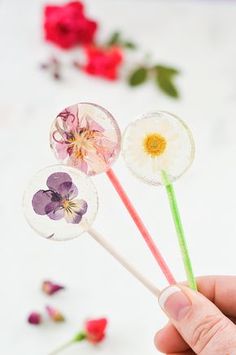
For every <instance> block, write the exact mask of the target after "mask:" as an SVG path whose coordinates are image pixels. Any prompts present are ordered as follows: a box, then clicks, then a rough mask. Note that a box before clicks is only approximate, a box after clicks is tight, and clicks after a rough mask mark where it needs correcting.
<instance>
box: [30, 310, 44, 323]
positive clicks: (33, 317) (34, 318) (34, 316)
mask: <svg viewBox="0 0 236 355" xmlns="http://www.w3.org/2000/svg"><path fill="white" fill-rule="evenodd" d="M27 321H28V323H29V324H32V325H39V324H41V323H42V316H41V314H40V313H39V312H31V313H30V314H29V316H28V319H27Z"/></svg>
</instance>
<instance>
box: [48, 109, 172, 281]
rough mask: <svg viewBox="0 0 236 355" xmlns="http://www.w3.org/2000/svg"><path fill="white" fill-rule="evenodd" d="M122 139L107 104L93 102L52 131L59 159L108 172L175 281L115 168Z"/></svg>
mask: <svg viewBox="0 0 236 355" xmlns="http://www.w3.org/2000/svg"><path fill="white" fill-rule="evenodd" d="M120 142H121V134H120V130H119V127H118V125H117V122H116V121H115V119H114V118H113V117H112V115H111V114H110V113H109V112H108V111H107V110H105V109H104V108H103V107H101V106H99V105H95V104H92V103H79V104H76V105H73V106H70V107H67V108H66V109H64V110H63V111H62V112H61V113H59V114H58V116H57V117H56V119H55V120H54V122H53V124H52V127H51V132H50V145H51V148H52V149H53V151H54V153H55V155H56V157H57V159H58V160H59V161H61V162H63V163H65V164H67V165H69V166H73V167H75V168H77V169H79V170H81V171H82V172H83V173H85V174H86V175H89V176H91V175H96V174H99V173H102V172H106V174H107V176H108V178H109V179H110V181H111V183H112V184H113V186H114V188H115V189H116V191H117V193H118V194H119V196H120V198H121V200H122V202H123V203H124V205H125V207H126V208H127V210H128V212H129V214H130V216H131V218H132V219H133V221H134V223H135V224H136V226H137V228H138V229H139V231H140V233H141V235H142V236H143V238H144V240H145V242H146V244H147V246H148V247H149V249H150V251H151V252H152V254H153V256H154V258H155V259H156V261H157V263H158V264H159V266H160V268H161V269H162V271H163V273H164V275H165V276H166V279H167V280H168V282H169V283H170V284H173V283H175V280H174V277H173V275H172V273H171V271H170V270H169V268H168V266H167V264H166V262H165V260H164V258H163V257H162V255H161V253H160V251H159V250H158V248H157V247H156V245H155V243H154V241H153V239H152V237H151V235H150V234H149V232H148V230H147V228H146V227H145V225H144V223H143V221H142V219H141V217H140V216H139V214H138V212H137V211H136V210H135V207H134V206H133V204H132V202H131V200H130V199H129V197H128V195H127V194H126V192H125V190H124V189H123V187H122V185H121V183H120V182H119V180H118V178H117V177H116V175H115V173H114V171H113V170H112V169H111V166H112V164H113V163H114V161H115V160H116V159H117V157H118V155H119V153H120Z"/></svg>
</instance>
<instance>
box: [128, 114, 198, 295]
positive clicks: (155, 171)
mask: <svg viewBox="0 0 236 355" xmlns="http://www.w3.org/2000/svg"><path fill="white" fill-rule="evenodd" d="M194 150H195V149H194V141H193V137H192V134H191V132H190V131H189V129H188V127H187V126H186V124H185V123H184V122H183V121H182V120H180V119H179V118H178V117H176V116H175V115H172V114H170V113H168V112H162V111H161V112H153V113H149V114H146V115H144V116H143V117H141V118H140V119H138V120H137V121H135V122H132V123H131V124H130V125H129V126H128V127H127V128H126V130H125V133H124V137H123V146H122V151H123V156H124V159H125V161H126V164H127V166H128V167H129V169H130V170H131V171H132V172H133V174H134V175H135V176H137V177H138V178H140V179H141V180H143V181H144V182H146V183H148V184H152V185H165V187H166V190H167V194H168V198H169V203H170V208H171V212H172V216H173V220H174V223H175V228H176V232H177V236H178V241H179V245H180V249H181V253H182V258H183V262H184V266H185V271H186V275H187V279H188V283H189V285H190V286H191V287H192V288H193V289H196V281H195V278H194V275H193V271H192V265H191V261H190V257H189V252H188V248H187V244H186V240H185V236H184V230H183V226H182V222H181V219H180V214H179V209H178V206H177V202H176V197H175V192H174V188H173V185H172V181H174V180H176V179H178V178H179V177H180V176H182V175H183V174H184V172H185V171H186V170H187V169H188V168H189V166H190V165H191V163H192V161H193V158H194Z"/></svg>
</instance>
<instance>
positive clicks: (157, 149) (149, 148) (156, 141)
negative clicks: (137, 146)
mask: <svg viewBox="0 0 236 355" xmlns="http://www.w3.org/2000/svg"><path fill="white" fill-rule="evenodd" d="M143 146H144V150H145V152H146V153H147V154H149V155H151V156H152V157H153V158H155V157H158V156H159V155H161V154H163V153H164V151H165V149H166V146H167V142H166V139H165V138H164V137H163V136H161V135H160V134H158V133H151V134H148V135H147V136H146V137H145V138H144V141H143Z"/></svg>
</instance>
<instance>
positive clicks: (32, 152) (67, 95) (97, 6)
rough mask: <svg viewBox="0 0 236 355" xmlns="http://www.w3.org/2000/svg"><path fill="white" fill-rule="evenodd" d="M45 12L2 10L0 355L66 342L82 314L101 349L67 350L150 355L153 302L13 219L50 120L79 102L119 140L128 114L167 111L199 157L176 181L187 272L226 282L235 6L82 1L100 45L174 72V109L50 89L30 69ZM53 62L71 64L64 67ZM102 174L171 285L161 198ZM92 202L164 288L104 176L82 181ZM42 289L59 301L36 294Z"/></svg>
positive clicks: (150, 90)
mask: <svg viewBox="0 0 236 355" xmlns="http://www.w3.org/2000/svg"><path fill="white" fill-rule="evenodd" d="M43 3H44V2H43V1H39V0H38V1H36V0H33V1H30V0H21V1H18V0H14V1H13V0H12V1H9V0H1V1H0V40H1V59H0V64H1V65H0V79H1V96H0V102H1V104H0V142H1V143H0V144H1V146H0V148H1V150H0V163H1V173H0V181H1V185H0V186H1V189H0V194H1V195H0V211H1V248H0V275H1V278H0V280H1V287H0V317H1V322H0V353H1V354H4V355H47V354H48V353H49V351H50V350H52V349H53V348H54V347H55V346H56V345H58V344H60V343H61V342H63V341H64V340H67V339H68V338H70V337H71V336H72V335H73V334H74V332H76V331H77V329H79V328H80V327H81V324H82V321H83V319H85V318H86V317H96V316H103V315H105V316H107V317H108V318H109V320H110V324H109V335H108V338H107V341H106V342H104V343H103V344H102V345H101V346H100V347H99V348H98V349H94V348H93V347H91V346H89V345H88V344H79V345H77V346H74V347H72V348H71V349H70V350H68V351H67V352H65V354H67V355H73V354H74V355H75V354H77V353H78V354H84V355H87V354H101V355H102V354H104V355H108V354H109V355H110V354H113V355H144V354H149V355H152V354H153V355H154V354H157V351H156V350H155V348H154V345H153V336H154V333H155V331H157V330H158V329H159V328H160V327H161V326H163V325H164V323H165V322H166V318H165V317H164V316H163V314H162V312H161V310H160V309H159V307H158V303H157V300H156V299H155V298H154V297H152V296H151V295H150V294H149V293H148V292H147V291H146V290H145V289H144V288H143V287H142V286H141V285H139V284H138V283H137V282H136V281H135V280H133V279H132V278H131V277H130V276H129V275H128V274H127V273H126V272H124V271H123V269H122V268H121V267H120V266H119V265H118V264H117V263H116V262H115V261H114V260H112V258H111V257H110V256H109V255H107V254H106V253H105V252H104V251H103V250H102V249H101V248H100V247H99V246H98V245H96V243H95V242H94V241H93V240H90V239H89V237H88V235H84V236H82V237H80V238H79V239H77V240H74V241H71V242H68V243H50V242H48V241H46V240H42V239H40V238H39V237H38V236H36V235H35V233H34V232H33V231H32V230H31V229H30V228H29V226H28V225H27V223H26V221H25V219H24V216H23V214H22V208H21V200H22V194H23V191H24V189H25V187H26V186H27V181H28V180H29V179H30V178H31V176H32V175H33V174H34V173H35V172H36V171H37V170H39V169H41V168H43V167H44V166H47V165H50V164H54V163H56V161H55V159H54V156H53V154H52V153H51V151H50V149H49V146H48V130H49V126H50V124H51V121H52V119H53V118H54V116H55V115H56V114H57V113H58V112H59V111H60V110H61V109H62V108H64V107H66V106H67V105H70V104H73V103H76V102H78V101H91V102H96V103H99V104H101V105H103V106H105V107H106V108H107V109H109V110H110V111H111V112H112V113H113V114H114V116H115V117H116V118H117V120H118V122H119V124H120V126H121V129H122V130H123V129H124V128H125V126H126V125H127V124H128V122H130V121H131V120H133V119H134V118H136V116H137V115H139V114H142V113H144V112H146V111H150V110H154V109H164V110H169V111H172V112H174V113H176V114H177V115H179V116H180V117H182V118H183V119H184V120H186V122H187V123H188V124H189V126H190V127H191V129H192V131H193V134H194V137H195V140H196V146H197V154H196V159H195V162H194V164H193V166H192V167H191V169H190V170H189V172H188V173H187V174H186V175H185V176H184V177H183V178H181V180H180V181H178V182H177V183H176V192H177V195H178V200H179V204H180V207H181V212H182V216H183V221H184V225H185V229H186V235H187V238H188V242H189V248H190V251H191V256H192V261H193V265H194V269H195V272H196V274H197V275H202V274H204V275H206V274H235V272H236V261H235V248H236V219H235V215H236V187H235V180H236V165H235V162H236V140H235V135H236V69H235V63H236V46H235V36H236V21H235V18H236V3H235V2H233V1H179V2H178V1H145V0H140V1H131V0H127V1H125V0H123V1H121V0H109V1H108V0H107V1H103V0H96V1H92V0H90V1H87V5H88V13H89V15H90V16H91V17H93V18H95V19H97V20H98V21H99V22H100V24H101V26H100V27H101V28H100V32H99V33H100V39H101V40H104V39H105V38H106V37H107V36H108V35H109V33H110V32H111V31H112V30H116V29H120V30H121V31H122V32H123V33H124V34H125V35H126V36H128V37H129V38H131V39H134V40H136V41H137V43H138V44H139V46H140V49H141V50H142V51H143V52H145V53H146V52H147V53H148V52H151V53H153V58H154V59H155V60H156V61H159V62H164V63H169V64H173V65H176V66H178V67H179V68H180V69H181V71H182V75H181V76H180V77H179V79H178V85H179V87H180V88H181V92H182V99H181V100H179V101H174V100H171V99H169V98H167V97H166V96H164V95H163V94H161V93H160V92H158V91H157V90H156V89H155V88H154V85H153V84H152V83H150V84H147V85H146V86H144V87H140V88H138V89H133V90H132V89H130V88H129V87H128V86H127V85H126V84H125V83H123V82H122V81H120V82H117V83H109V82H108V83H107V82H105V81H103V80H100V79H93V78H90V77H88V76H86V75H83V74H80V73H77V72H75V71H74V70H73V69H67V70H65V72H64V81H62V82H55V81H53V80H52V79H51V78H50V77H49V76H48V75H47V73H44V72H42V71H40V70H39V69H38V65H39V63H40V61H42V60H44V59H46V58H47V57H48V56H49V55H50V54H51V53H53V51H54V49H53V47H52V46H50V45H46V44H45V43H44V42H43V40H42V38H41V34H42V30H41V9H42V4H43ZM58 53H59V55H61V57H62V59H63V60H64V61H65V62H66V61H68V62H69V61H70V60H71V57H73V58H74V57H75V56H76V52H74V53H73V54H72V55H71V56H67V55H63V56H62V54H61V53H60V52H58ZM114 170H115V171H116V172H117V175H118V176H119V177H120V179H121V181H122V183H123V184H124V186H125V187H126V189H127V191H128V192H129V194H130V196H131V198H132V199H133V201H134V202H135V204H136V206H137V208H138V210H139V211H140V213H141V214H142V215H143V217H144V220H145V221H146V224H147V226H148V227H149V229H150V231H151V232H152V234H153V236H154V238H155V240H156V241H157V243H158V245H159V247H160V249H161V250H162V252H163V254H164V255H165V256H166V259H167V261H168V263H169V265H170V267H171V268H172V270H173V271H174V274H175V276H176V278H177V279H178V280H182V279H184V278H185V276H184V272H183V267H182V263H181V259H180V257H179V252H178V246H177V242H176V237H175V232H174V229H173V225H172V222H171V218H170V213H169V209H168V204H167V200H166V195H165V191H164V190H163V189H162V188H153V187H150V186H147V185H144V184H142V183H141V182H139V181H137V180H136V179H135V178H134V177H132V176H131V175H130V173H129V172H128V170H127V169H126V167H125V166H124V163H123V161H122V158H120V160H119V161H118V162H117V163H116V164H115V166H114ZM94 182H95V183H96V185H97V188H98V191H99V196H100V209H99V213H98V217H97V219H96V222H95V226H96V228H97V229H98V230H100V231H101V232H103V233H104V234H105V235H106V236H107V238H109V239H110V240H111V241H112V242H113V243H114V245H116V246H117V248H119V250H120V251H121V252H123V253H124V254H125V255H126V256H127V257H128V258H129V259H130V260H131V261H132V262H133V263H134V264H135V265H136V266H137V267H139V269H140V270H142V271H143V272H144V273H145V274H146V275H147V276H148V277H149V278H151V279H152V280H153V282H155V283H156V284H157V285H158V286H159V287H164V286H165V285H166V282H165V280H164V277H163V275H162V273H161V272H160V271H159V269H158V267H156V264H155V262H154V261H153V259H152V257H151V256H150V253H149V251H148V250H147V248H146V247H145V245H144V243H143V241H142V240H141V238H140V236H139V235H138V233H137V231H136V228H135V227H134V225H133V223H132V221H131V220H130V219H129V217H128V215H127V214H126V212H125V210H124V208H123V206H122V204H121V202H120V201H119V199H118V197H117V196H116V194H115V192H114V191H113V188H112V186H111V184H110V183H109V182H108V180H107V178H106V176H105V175H103V176H98V177H96V178H94ZM45 278H49V279H50V278H51V279H54V280H58V281H60V282H61V283H63V284H65V285H66V286H67V291H65V292H62V293H61V294H58V295H57V296H55V297H54V298H51V299H48V298H46V297H44V296H43V295H42V294H41V292H40V290H39V288H40V283H41V281H42V280H43V279H45ZM48 303H49V304H52V305H54V306H57V307H58V308H60V309H61V311H62V312H64V314H65V315H66V317H67V322H66V323H65V324H58V325H51V324H50V323H49V322H45V325H43V326H42V327H40V328H33V327H30V326H29V325H28V324H27V323H26V316H27V314H28V312H30V311H31V310H34V309H36V310H37V309H38V310H43V307H44V305H45V304H48Z"/></svg>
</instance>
